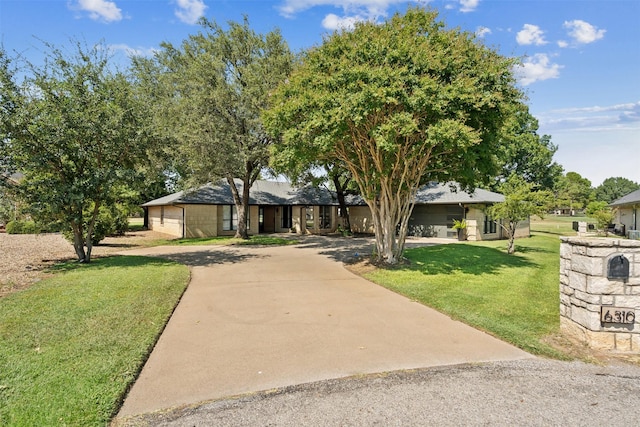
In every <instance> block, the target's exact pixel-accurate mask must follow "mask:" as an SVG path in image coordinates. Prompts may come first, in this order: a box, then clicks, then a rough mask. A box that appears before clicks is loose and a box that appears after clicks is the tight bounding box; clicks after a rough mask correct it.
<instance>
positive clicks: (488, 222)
mask: <svg viewBox="0 0 640 427" xmlns="http://www.w3.org/2000/svg"><path fill="white" fill-rule="evenodd" d="M496 227H497V226H496V222H495V221H494V220H493V219H491V217H490V216H489V215H485V217H484V234H494V233H495V232H496V231H497V230H496Z"/></svg>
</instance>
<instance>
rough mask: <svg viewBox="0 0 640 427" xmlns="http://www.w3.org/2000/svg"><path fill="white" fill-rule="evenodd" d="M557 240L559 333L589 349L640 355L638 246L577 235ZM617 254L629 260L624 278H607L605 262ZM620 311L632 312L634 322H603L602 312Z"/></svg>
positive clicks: (631, 242) (606, 263) (639, 251)
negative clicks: (561, 332)
mask: <svg viewBox="0 0 640 427" xmlns="http://www.w3.org/2000/svg"><path fill="white" fill-rule="evenodd" d="M561 241H562V243H561V245H560V326H561V328H562V330H563V332H564V333H565V334H567V335H568V336H569V337H571V338H574V339H577V340H578V341H580V342H582V343H585V344H587V345H589V346H591V347H593V348H597V349H601V350H615V351H619V352H627V353H629V352H631V353H638V354H640V242H638V241H634V240H626V239H607V238H581V237H562V238H561ZM619 255H624V257H625V258H626V259H627V260H628V261H629V277H628V278H627V279H626V280H625V279H623V278H618V279H609V278H608V271H609V261H610V260H611V259H613V258H616V257H617V256H619ZM607 307H610V309H607ZM621 308H622V309H625V313H629V312H631V313H633V314H632V315H631V316H633V317H630V320H633V323H625V322H619V323H614V322H613V321H611V320H610V321H609V322H607V321H604V320H602V319H603V318H602V314H601V313H602V312H605V313H606V312H607V311H613V312H614V313H615V311H620V310H616V309H621Z"/></svg>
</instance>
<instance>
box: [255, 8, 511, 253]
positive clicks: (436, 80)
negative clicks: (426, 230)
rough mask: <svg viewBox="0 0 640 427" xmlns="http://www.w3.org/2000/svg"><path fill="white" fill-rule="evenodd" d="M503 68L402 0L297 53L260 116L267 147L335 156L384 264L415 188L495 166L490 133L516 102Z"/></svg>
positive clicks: (493, 171) (496, 141)
mask: <svg viewBox="0 0 640 427" xmlns="http://www.w3.org/2000/svg"><path fill="white" fill-rule="evenodd" d="M512 66H513V61H512V60H510V59H507V58H504V57H502V56H500V55H499V54H498V53H496V52H495V51H494V50H492V49H489V48H487V47H485V46H483V45H482V44H481V43H479V42H478V41H477V40H476V39H475V38H474V36H472V35H470V34H468V33H463V32H460V31H459V30H451V29H446V28H445V26H444V24H443V23H441V22H439V21H438V20H437V14H436V12H434V11H426V10H424V9H421V8H411V9H409V10H408V11H407V12H406V14H404V15H400V14H396V15H395V16H393V17H392V18H391V19H389V20H388V21H387V22H385V23H383V24H376V23H372V22H361V23H358V24H357V25H356V27H355V29H354V30H353V31H342V32H336V33H334V34H333V35H331V36H329V37H327V38H326V39H325V40H324V43H323V44H322V45H321V46H318V47H315V48H312V49H310V50H309V51H308V52H306V54H305V55H304V57H303V59H302V61H301V64H300V66H299V67H297V69H296V70H295V71H294V72H293V73H292V75H291V77H290V78H289V79H288V80H287V81H286V82H285V83H284V84H282V85H281V86H280V87H279V89H278V91H277V92H276V93H274V95H273V97H272V102H271V105H272V108H271V109H270V110H269V111H268V112H267V113H266V114H265V120H266V122H267V123H268V124H269V128H270V130H271V131H272V132H274V133H277V134H280V135H282V137H283V143H282V144H281V145H279V146H278V147H277V149H278V150H282V151H285V150H286V151H288V152H289V153H291V154H290V155H292V156H297V155H300V156H304V157H314V158H317V159H320V160H321V161H327V162H334V161H337V162H340V163H342V164H344V165H345V167H346V168H347V169H348V170H349V171H350V172H351V174H352V176H353V179H354V180H355V181H356V183H357V184H358V187H359V190H360V193H361V195H362V197H363V198H364V199H365V201H366V203H367V205H368V206H369V208H370V210H371V214H372V220H373V224H374V227H375V232H376V246H377V252H376V253H377V257H378V261H379V262H382V263H387V264H395V263H397V262H399V261H400V260H401V257H402V253H403V250H404V243H405V238H406V235H407V229H408V220H409V217H410V215H411V211H412V209H413V200H414V196H415V194H416V191H417V190H418V188H419V187H420V185H422V184H424V183H425V182H427V181H432V180H434V181H451V180H456V181H458V182H460V183H461V184H462V185H463V186H464V187H472V186H474V185H475V184H478V183H480V182H485V183H487V182H488V181H489V179H490V177H493V176H496V175H497V174H498V169H499V168H498V163H497V161H496V154H497V153H498V152H499V145H500V143H501V142H500V141H501V140H500V137H499V131H500V129H501V128H502V126H503V124H504V121H505V119H506V118H507V117H508V116H509V115H510V114H511V111H513V110H514V106H513V105H514V104H515V103H518V102H520V100H521V99H522V94H521V92H520V91H519V90H518V89H517V88H516V86H515V82H514V78H513V75H512V72H511V69H512Z"/></svg>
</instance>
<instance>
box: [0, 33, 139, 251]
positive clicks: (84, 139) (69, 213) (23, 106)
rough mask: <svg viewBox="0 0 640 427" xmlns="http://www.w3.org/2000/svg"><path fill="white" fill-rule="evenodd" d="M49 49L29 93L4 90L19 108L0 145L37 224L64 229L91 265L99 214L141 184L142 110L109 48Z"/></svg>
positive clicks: (29, 80)
mask: <svg viewBox="0 0 640 427" xmlns="http://www.w3.org/2000/svg"><path fill="white" fill-rule="evenodd" d="M46 46H47V48H48V52H47V55H46V61H45V65H43V66H35V65H32V64H30V65H28V67H27V68H28V74H27V77H26V81H25V83H24V85H22V86H20V87H19V86H18V85H16V84H14V85H3V87H2V88H1V89H2V91H3V94H2V96H3V99H4V97H5V96H7V97H11V98H12V99H14V100H15V103H14V108H13V111H12V112H11V114H10V117H9V122H10V125H7V126H3V128H4V130H3V135H4V136H5V137H4V138H3V139H2V141H0V144H2V153H3V157H4V158H5V159H7V161H8V163H9V165H10V167H11V169H12V170H14V171H20V172H22V173H23V174H24V178H23V180H22V181H21V182H20V185H18V186H16V192H17V195H18V196H19V197H20V198H21V199H22V200H24V201H25V202H26V204H27V206H28V207H29V210H30V213H31V214H32V216H33V217H34V219H36V220H38V221H40V222H43V223H47V222H54V221H57V222H59V223H60V224H62V225H63V226H64V228H66V229H67V230H69V231H70V232H71V234H72V236H73V238H72V242H73V246H74V249H75V252H76V255H77V257H78V260H79V261H81V262H89V261H90V260H91V251H92V248H93V242H94V232H95V227H96V221H97V220H98V215H99V213H100V209H101V207H103V206H108V205H109V204H110V203H112V202H114V201H115V200H114V195H115V194H116V192H114V190H113V189H114V187H116V186H117V185H120V184H124V185H127V184H130V183H131V182H133V181H135V179H136V173H135V170H136V166H137V165H138V164H139V163H140V162H141V161H142V160H143V159H144V158H145V155H146V146H147V143H148V139H147V138H146V135H145V133H144V129H146V125H145V124H144V117H145V113H144V108H143V107H144V106H143V105H141V103H140V102H139V99H138V98H137V97H135V96H134V90H133V87H132V85H131V82H130V81H129V80H128V79H127V77H126V76H125V75H124V74H122V73H120V72H117V71H114V70H112V69H111V68H110V66H109V62H108V59H109V57H108V55H107V52H108V49H107V48H106V47H105V46H101V45H96V46H94V47H92V48H87V47H86V46H83V45H82V44H81V43H76V45H75V49H73V52H72V53H69V54H65V53H64V52H63V51H62V50H60V49H58V48H56V47H54V46H52V45H49V44H47V45H46ZM3 80H9V81H12V77H11V76H3ZM6 129H8V130H9V131H8V132H7V131H6Z"/></svg>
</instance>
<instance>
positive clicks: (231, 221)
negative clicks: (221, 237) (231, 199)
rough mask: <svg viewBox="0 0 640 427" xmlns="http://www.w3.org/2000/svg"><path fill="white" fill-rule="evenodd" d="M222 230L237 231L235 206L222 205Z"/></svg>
mask: <svg viewBox="0 0 640 427" xmlns="http://www.w3.org/2000/svg"><path fill="white" fill-rule="evenodd" d="M222 229H223V230H224V231H231V230H237V229H238V211H237V210H236V207H235V205H224V206H223V207H222Z"/></svg>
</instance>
